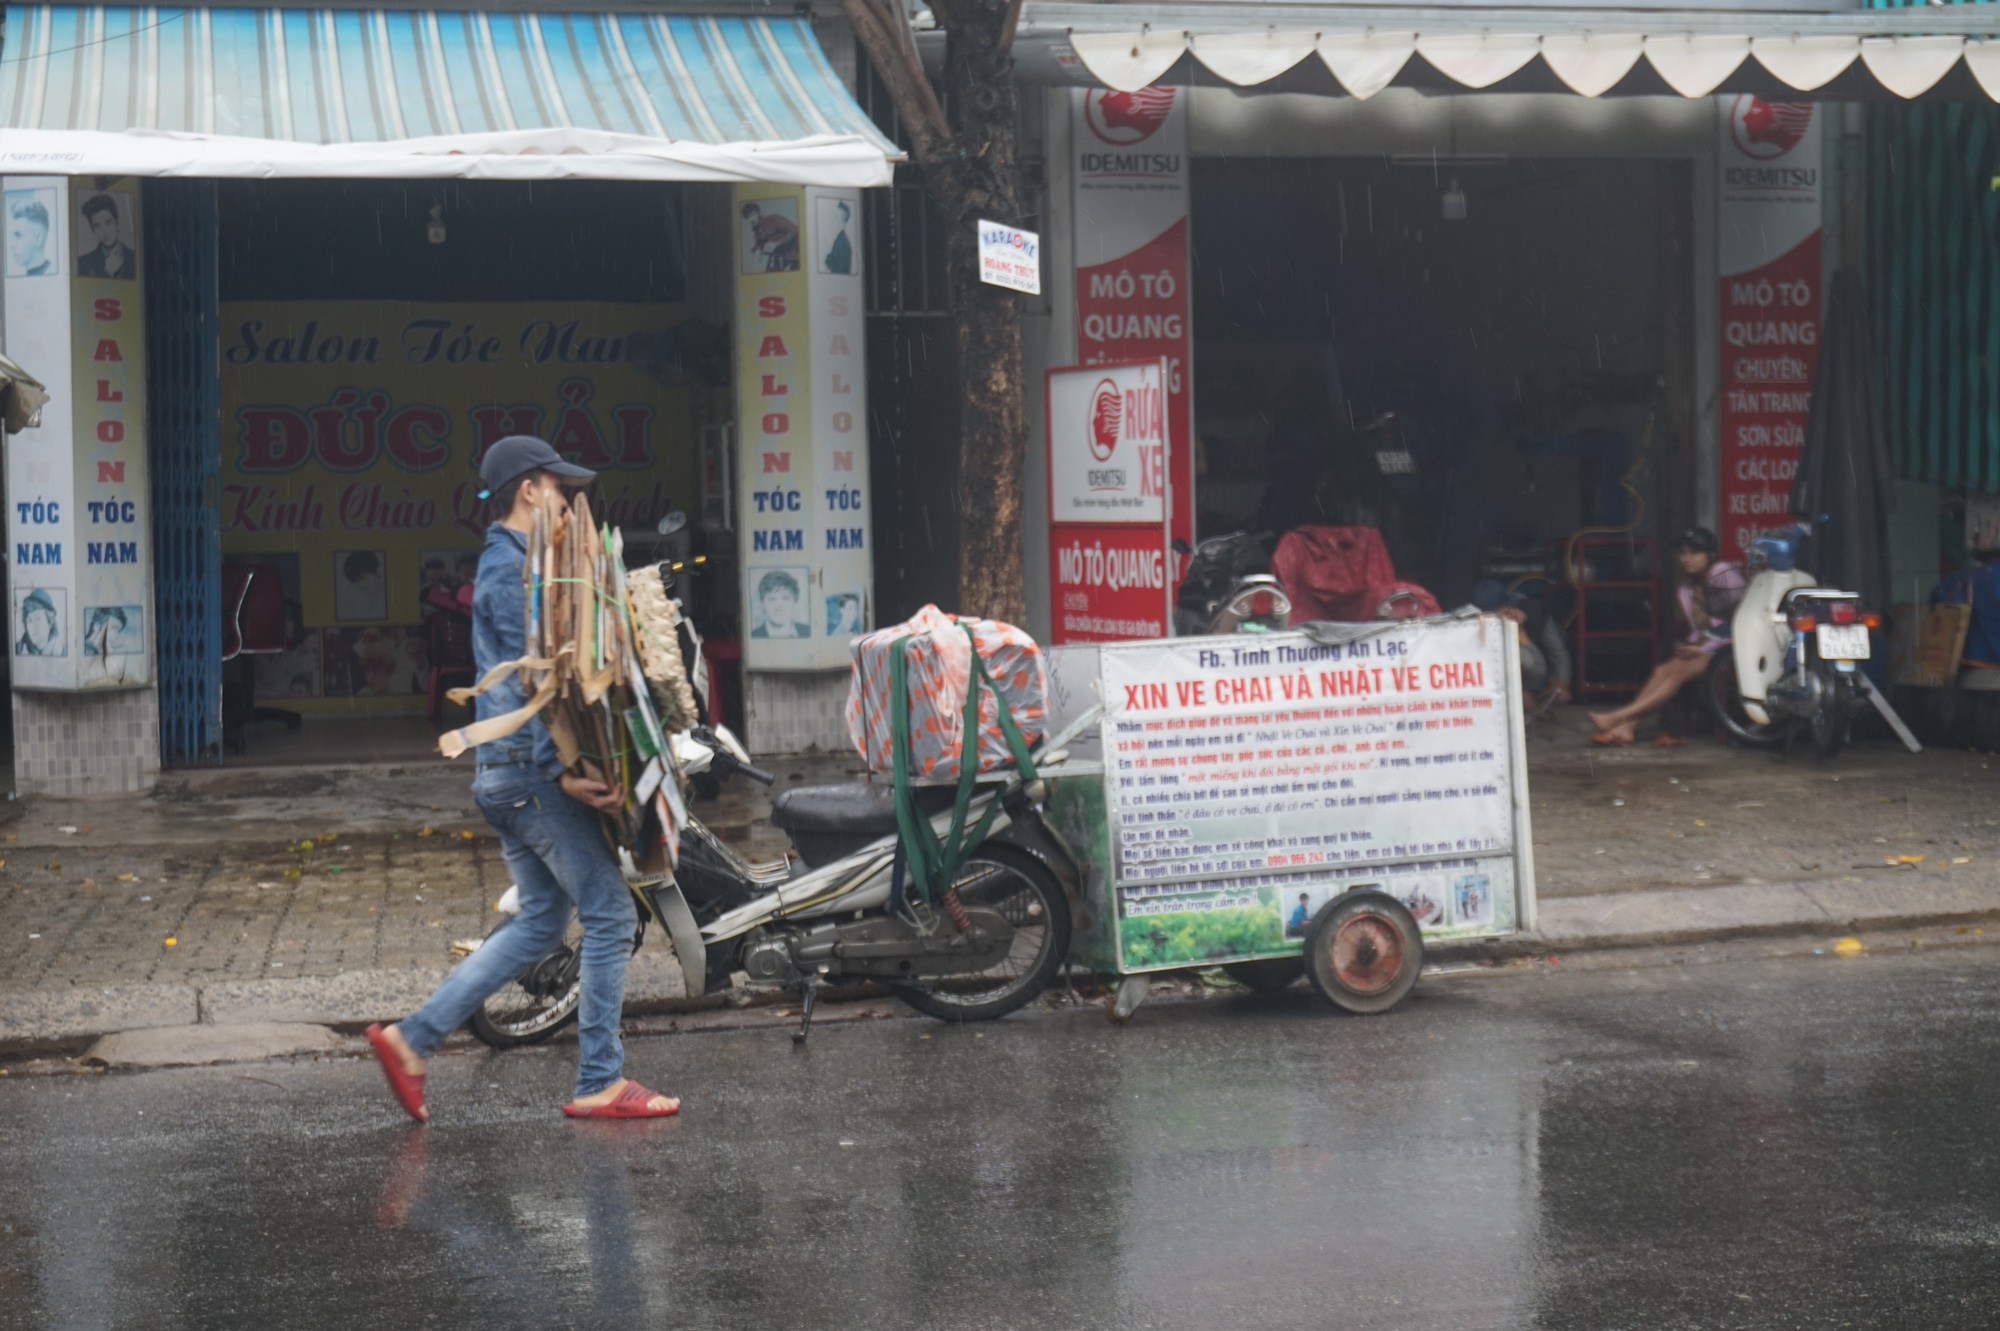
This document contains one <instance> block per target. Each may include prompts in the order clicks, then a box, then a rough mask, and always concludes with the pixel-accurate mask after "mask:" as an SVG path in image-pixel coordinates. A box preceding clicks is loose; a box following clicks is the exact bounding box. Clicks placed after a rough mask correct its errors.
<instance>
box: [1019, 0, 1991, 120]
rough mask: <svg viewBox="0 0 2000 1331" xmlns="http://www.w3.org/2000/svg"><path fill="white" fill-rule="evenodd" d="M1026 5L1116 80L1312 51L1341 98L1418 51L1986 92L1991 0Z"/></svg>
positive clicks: (1251, 77) (1487, 72) (1475, 76)
mask: <svg viewBox="0 0 2000 1331" xmlns="http://www.w3.org/2000/svg"><path fill="white" fill-rule="evenodd" d="M1982 10H1983V11H1986V12H1984V13H1980V12H1978V11H1982ZM1026 15H1027V20H1026V27H1025V28H1024V31H1040V32H1049V31H1050V30H1051V29H1053V28H1055V27H1056V26H1057V25H1058V24H1061V25H1063V26H1065V27H1066V28H1067V34H1066V35H1067V40H1068V44H1069V46H1070V47H1071V48H1072V49H1073V50H1074V51H1075V53H1076V58H1077V59H1078V60H1079V61H1081V63H1082V64H1083V66H1084V67H1085V68H1086V69H1088V70H1089V72H1090V74H1091V75H1092V76H1093V77H1094V78H1095V79H1096V80H1097V81H1099V82H1101V83H1103V84H1104V85H1106V86H1107V87H1111V88H1116V89H1119V90H1121V91H1126V92H1130V91H1134V90H1136V89H1139V88H1143V87H1146V86H1148V85H1149V84H1151V83H1153V82H1155V81H1157V80H1159V79H1160V78H1162V77H1164V76H1165V75H1166V73H1167V71H1168V70H1170V69H1172V68H1173V67H1174V66H1175V65H1176V64H1178V63H1179V62H1180V61H1181V59H1182V58H1183V57H1186V56H1192V57H1193V59H1194V60H1196V61H1198V62H1199V63H1200V64H1201V65H1202V66H1203V67H1204V68H1205V69H1207V70H1208V71H1209V72H1211V73H1213V74H1214V75H1215V76H1217V77H1218V78H1220V79H1222V80H1223V81H1225V82H1227V83H1231V84H1235V85H1237V86H1239V87H1256V86H1258V85H1259V84H1264V83H1269V82H1271V81H1272V80H1273V79H1276V78H1279V77H1281V76H1283V75H1285V74H1287V73H1289V72H1291V71H1292V70H1293V69H1294V68H1295V67H1296V66H1298V65H1299V64H1300V63H1301V62H1305V61H1312V60H1317V61H1319V62H1321V63H1322V64H1323V65H1324V66H1325V67H1326V70H1327V72H1328V73H1330V74H1331V75H1332V76H1333V78H1334V79H1335V80H1336V81H1337V82H1338V83H1339V85H1340V87H1341V88H1342V89H1343V90H1344V91H1346V92H1347V93H1348V94H1349V95H1351V96H1353V97H1357V98H1367V97H1372V96H1374V95H1375V94H1376V93H1378V92H1380V91H1381V90H1382V89H1384V88H1386V87H1388V86H1389V85H1390V84H1391V83H1393V82H1394V81H1395V80H1396V78H1397V76H1398V75H1400V74H1402V73H1403V71H1404V67H1405V66H1406V65H1408V64H1409V62H1410V61H1411V60H1412V59H1413V58H1416V57H1421V58H1422V60H1423V61H1425V62H1427V63H1428V64H1429V65H1430V66H1431V67H1432V68H1433V69H1435V70H1437V71H1438V73H1440V74H1442V75H1444V76H1445V77H1446V78H1448V79H1450V80H1452V81H1453V82H1455V83H1458V84H1461V85H1463V86H1464V87H1466V88H1469V89H1480V88H1489V87H1492V86H1494V85H1496V84H1498V83H1500V82H1501V81H1503V80H1505V79H1508V78H1510V77H1512V76H1513V75H1515V74H1518V73H1520V72H1521V71H1523V70H1524V69H1526V68H1527V67H1528V66H1529V65H1530V64H1532V63H1533V62H1535V61H1540V62H1541V64H1542V65H1543V66H1545V67H1546V68H1547V70H1548V71H1549V72H1550V73H1552V74H1553V75H1554V76H1555V78H1556V79H1558V80H1560V82H1561V84H1562V85H1563V86H1564V87H1567V88H1568V89H1570V90H1571V91H1572V92H1575V93H1578V94H1580V95H1582V96H1585V97H1598V96H1602V95H1604V94H1605V93H1607V92H1610V91H1611V90H1612V89H1614V88H1616V87H1617V86H1618V85H1619V84H1620V83H1621V82H1623V81H1624V80H1626V79H1627V78H1629V77H1631V76H1632V75H1633V74H1634V72H1635V71H1638V70H1640V69H1641V68H1642V67H1643V68H1645V69H1649V70H1650V71H1651V72H1652V73H1653V74H1654V75H1657V76H1658V78H1659V80H1660V82H1661V83H1664V84H1665V85H1666V86H1667V87H1668V88H1670V89H1672V90H1673V91H1674V92H1677V93H1679V94H1680V95H1681V96H1683V97H1706V96H1708V95H1709V94H1711V93H1713V92H1715V91H1716V90H1717V89H1718V88H1720V87H1722V85H1723V84H1724V83H1725V82H1727V81H1728V80H1730V79H1731V78H1732V76H1741V75H1743V74H1745V73H1750V74H1762V75H1768V76H1769V77H1770V78H1772V79H1775V80H1776V81H1778V82H1779V83H1781V84H1783V85H1784V86H1786V87H1789V88H1792V89H1795V90H1797V91H1798V92H1800V93H1813V92H1816V91H1818V90H1820V89H1822V88H1824V87H1826V86H1827V85H1828V84H1829V83H1832V82H1833V81H1834V80H1835V79H1838V78H1841V77H1842V76H1843V75H1847V74H1849V73H1850V71H1853V72H1855V73H1858V74H1860V75H1862V76H1864V77H1865V78H1867V79H1869V80H1871V81H1872V82H1873V83H1874V84H1875V85H1876V86H1877V87H1879V88H1880V89H1882V90H1884V91H1886V92H1888V93H1891V94H1894V95H1895V96H1897V97H1903V98H1914V97H1920V96H1923V95H1924V94H1925V93H1927V92H1930V91H1931V90H1932V89H1934V88H1936V87H1937V86H1938V84H1939V83H1940V82H1941V81H1942V80H1943V79H1944V78H1945V77H1946V76H1947V75H1948V74H1950V73H1951V72H1952V71H1953V70H1954V69H1955V68H1956V67H1957V66H1958V64H1959V63H1960V62H1961V61H1963V62H1964V64H1965V67H1966V69H1967V70H1968V72H1970V74H1971V75H1972V77H1973V79H1974V80H1976V81H1977V84H1978V87H1979V88H1981V89H1983V90H1984V91H1985V93H1986V95H1987V96H1988V97H1991V98H1994V99H1996V100H2000V5H1992V6H1988V5H1953V6H1947V7H1944V8H1942V9H1940V8H1928V9H1922V10H1909V9H1903V10H1861V11H1847V12H1844V13H1836V14H1827V13H1820V14H1782V13H1770V12H1765V13H1742V12H1737V13H1735V14H1732V13H1731V12H1730V11H1728V10H1721V9H1717V10H1710V11H1701V12H1699V13H1691V12H1690V11H1685V10H1667V9H1662V10H1637V9H1626V10H1620V9H1609V8H1606V9H1596V10H1589V11H1584V10H1578V9H1545V10H1524V9H1510V10H1497V9H1496V10H1488V9H1481V8H1472V7H1465V8H1434V9H1418V8H1416V7H1405V8H1400V9H1391V8H1386V7H1381V8H1378V9H1371V10H1360V9H1355V8H1350V7H1346V6H1340V7H1335V6H1327V5H1319V6H1311V7H1307V6H1296V5H1291V6H1288V5H1284V4H1273V5H1264V6H1258V7H1256V8H1255V9H1251V8H1249V7H1247V6H1241V5H1231V4H1215V3H1210V4H1192V5H1187V6H1176V5H1171V4H1149V5H1122V4H1088V5H1086V4H1068V3H1046V2H1044V3H1030V4H1028V5H1027V7H1026ZM1308 18H1315V19H1323V20H1325V21H1324V22H1323V23H1319V24H1315V25H1314V26H1306V25H1305V23H1304V22H1302V21H1301V20H1306V19H1308ZM1374 19H1379V20H1381V21H1379V22H1370V21H1369V20H1374ZM1256 20H1262V21H1261V22H1258V21H1256ZM1920 25H1921V26H1920ZM1848 86H1850V87H1852V86H1853V85H1852V84H1850V85H1848Z"/></svg>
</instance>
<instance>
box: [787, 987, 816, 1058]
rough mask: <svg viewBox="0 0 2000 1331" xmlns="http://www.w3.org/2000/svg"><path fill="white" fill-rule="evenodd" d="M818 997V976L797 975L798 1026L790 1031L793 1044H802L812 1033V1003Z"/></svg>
mask: <svg viewBox="0 0 2000 1331" xmlns="http://www.w3.org/2000/svg"><path fill="white" fill-rule="evenodd" d="M818 997H819V976H817V975H802V976H800V977H799V1028H798V1029H797V1030H795V1031H793V1032H792V1043H793V1044H804V1043H805V1042H806V1037H807V1036H808V1035H811V1034H812V1028H813V1003H814V1001H815V1000H816V999H817V998H818Z"/></svg>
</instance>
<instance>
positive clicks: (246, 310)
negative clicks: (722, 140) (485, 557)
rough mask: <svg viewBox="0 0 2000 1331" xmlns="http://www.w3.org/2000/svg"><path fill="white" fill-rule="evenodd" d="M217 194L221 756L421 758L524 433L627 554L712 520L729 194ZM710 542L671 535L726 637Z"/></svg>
mask: <svg viewBox="0 0 2000 1331" xmlns="http://www.w3.org/2000/svg"><path fill="white" fill-rule="evenodd" d="M216 189H217V238H218V246H217V249H218V265H217V266H218V272H217V286H218V296H219V301H218V325H219V338H218V341H219V357H220V366H219V381H220V404H219V405H220V419H221V422H222V425H221V431H220V439H219V444H220V448H219V458H218V463H219V474H218V482H219V488H218V494H219V516H220V535H221V552H222V563H223V569H222V594H223V599H224V603H225V606H224V608H225V612H226V613H225V617H224V640H223V642H222V643H221V655H222V657H223V659H224V665H223V724H224V746H225V750H226V751H227V752H228V753H229V754H230V755H231V756H232V757H236V756H239V755H240V756H241V757H242V758H243V759H245V760H248V761H254V762H258V763H272V762H349V761H368V760H385V759H405V758H417V757H422V756H426V755H433V754H434V753H435V736H436V732H437V729H438V728H439V727H441V726H448V725H455V724H458V723H460V721H461V720H462V719H463V718H464V716H465V712H464V709H462V708H460V707H458V706H456V705H454V704H451V703H450V702H448V701H446V700H444V699H443V698H442V694H443V692H444V691H445V690H446V689H447V688H449V687H452V686H457V685H463V684H466V683H468V682H470V679H469V677H470V672H471V664H470V663H471V658H470V636H469V623H470V621H469V618H468V615H467V613H466V612H467V610H468V609H469V595H470V593H469V590H468V589H469V585H470V583H471V581H472V578H473V573H474V570H475V568H476V566H477V563H478V559H479V554H480V550H481V547H482V546H483V543H484V540H485V530H486V526H487V524H488V522H489V521H490V520H491V517H492V514H491V513H490V511H489V505H488V504H487V502H486V501H485V500H484V499H482V498H481V497H480V496H481V491H482V486H481V484H480V481H479V479H478V473H477V466H478V461H479V459H480V457H481V456H482V455H483V453H484V451H485V449H486V447H487V446H489V445H490V444H491V443H492V442H493V441H494V440H495V439H498V438H500V437H502V436H504V435H508V434H535V435H539V436H541V437H543V438H547V439H549V440H551V441H552V442H553V443H554V444H555V446H556V447H557V449H558V450H559V451H561V452H563V453H565V454H568V455H572V456H574V457H575V458H576V459H577V460H578V461H579V462H581V463H583V464H584V465H587V466H590V467H592V468H593V469H596V470H597V471H598V472H599V480H598V481H597V482H596V483H595V485H594V486H593V488H592V490H591V492H590V494H591V499H592V501H593V505H594V507H595V509H596V511H597V513H598V515H599V517H600V519H601V520H606V521H609V522H611V523H615V524H616V525H618V526H619V527H621V528H622V529H624V531H625V532H626V535H627V540H628V542H630V543H632V544H633V545H635V546H640V545H649V544H651V543H653V542H656V541H657V540H658V539H659V534H658V524H659V522H660V520H661V519H662V518H665V517H666V516H667V515H668V514H669V513H671V512H676V511H678V512H681V513H683V514H694V515H696V517H697V518H698V517H699V515H700V514H701V512H702V511H703V508H704V504H703V499H704V496H703V494H702V493H701V492H700V490H699V483H698V480H697V476H698V473H699V471H700V468H699V467H698V457H699V453H700V451H701V448H702V446H703V442H704V440H705V439H706V440H707V441H708V442H709V443H710V445H711V447H713V446H714V443H715V438H716V434H717V427H718V426H719V424H720V423H721V422H724V421H726V420H728V418H729V389H730V353H729V327H730V318H731V314H730V311H731V302H732V290H731V287H730V284H729V281H728V273H729V270H730V258H729V249H730V247H729V242H730V234H729V231H728V221H727V217H728V208H729V190H728V187H727V186H724V185H687V184H675V183H652V182H631V183H628V182H606V181H564V182H551V183H543V184H529V183H526V182H520V183H515V182H497V181H420V182H400V181H370V180H358V181H271V182H265V181H222V182H218V184H217V186H216ZM717 534H719V533H717ZM704 535H705V534H704V532H703V529H702V524H701V523H700V522H699V521H694V522H691V523H690V525H689V527H688V528H687V529H686V533H685V535H683V536H681V537H679V538H677V539H678V540H679V541H680V543H681V544H682V545H684V546H686V547H687V549H686V550H685V551H683V553H690V554H691V553H693V552H694V551H693V547H694V546H695V545H696V544H699V545H700V546H701V551H700V552H701V553H702V554H704V555H708V556H711V559H710V560H709V561H706V562H704V564H703V565H702V568H703V570H704V571H703V573H702V575H701V577H700V578H699V580H698V586H697V587H696V588H695V589H694V591H695V594H694V596H693V597H692V598H691V599H692V600H693V601H694V602H695V604H696V606H697V608H698V611H699V619H700V620H701V621H702V622H701V623H700V627H701V628H702V630H703V631H704V633H705V634H707V635H709V636H715V637H722V638H729V637H733V636H735V633H734V619H735V597H734V595H733V590H734V580H733V575H732V574H731V572H730V571H729V567H728V565H729V555H730V551H729V550H728V549H727V548H726V545H725V543H723V542H721V541H715V542H710V541H708V540H706V539H704ZM711 546H713V547H714V548H711ZM232 608H233V611H234V613H233V614H232V613H228V612H229V611H231V610H232ZM239 652H240V655H239V654H238V653H239Z"/></svg>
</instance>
